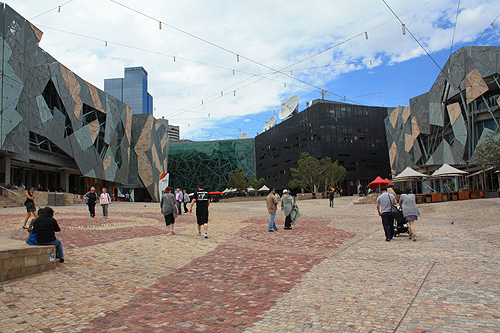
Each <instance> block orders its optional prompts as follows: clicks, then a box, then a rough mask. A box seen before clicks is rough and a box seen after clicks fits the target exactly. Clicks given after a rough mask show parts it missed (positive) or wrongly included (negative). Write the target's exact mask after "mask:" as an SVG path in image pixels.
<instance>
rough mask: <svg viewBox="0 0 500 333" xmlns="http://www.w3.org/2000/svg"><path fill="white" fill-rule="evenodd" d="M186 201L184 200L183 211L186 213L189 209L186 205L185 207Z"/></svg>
mask: <svg viewBox="0 0 500 333" xmlns="http://www.w3.org/2000/svg"><path fill="white" fill-rule="evenodd" d="M187 204H188V203H187V202H185V201H184V213H187V212H188V211H189V210H188V207H187Z"/></svg>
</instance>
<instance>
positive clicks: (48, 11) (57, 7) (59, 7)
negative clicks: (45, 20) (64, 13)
mask: <svg viewBox="0 0 500 333" xmlns="http://www.w3.org/2000/svg"><path fill="white" fill-rule="evenodd" d="M73 1H74V0H69V1H66V2H65V3H62V4H60V5H58V6H55V7H54V8H51V9H49V10H47V11H45V12H43V13H41V14H38V15H37V16H33V17H32V18H31V19H30V21H31V20H34V19H36V18H37V17H40V16H42V15H45V14H47V13H50V12H51V11H53V10H56V9H57V10H59V11H60V10H61V7H62V6H64V5H67V4H68V3H70V2H73Z"/></svg>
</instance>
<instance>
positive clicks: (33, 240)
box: [26, 232, 37, 245]
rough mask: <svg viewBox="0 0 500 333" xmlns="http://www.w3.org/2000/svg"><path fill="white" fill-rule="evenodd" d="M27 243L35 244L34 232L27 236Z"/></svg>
mask: <svg viewBox="0 0 500 333" xmlns="http://www.w3.org/2000/svg"><path fill="white" fill-rule="evenodd" d="M26 243H28V245H36V244H37V243H36V234H35V233H34V232H30V235H29V236H28V240H27V241H26Z"/></svg>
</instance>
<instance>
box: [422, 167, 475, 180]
mask: <svg viewBox="0 0 500 333" xmlns="http://www.w3.org/2000/svg"><path fill="white" fill-rule="evenodd" d="M466 174H468V172H466V171H462V170H459V169H457V168H454V167H452V166H451V165H449V164H447V163H445V164H443V165H442V166H441V167H440V168H439V169H437V170H436V171H434V173H433V174H432V175H430V176H429V177H428V178H426V180H432V179H441V178H451V177H456V176H462V175H466Z"/></svg>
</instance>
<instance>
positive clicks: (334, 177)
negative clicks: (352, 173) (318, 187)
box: [321, 157, 347, 191]
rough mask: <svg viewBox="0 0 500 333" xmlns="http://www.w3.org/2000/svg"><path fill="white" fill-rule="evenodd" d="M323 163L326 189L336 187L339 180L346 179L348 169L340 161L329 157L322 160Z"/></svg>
mask: <svg viewBox="0 0 500 333" xmlns="http://www.w3.org/2000/svg"><path fill="white" fill-rule="evenodd" d="M321 164H322V168H323V179H324V184H325V191H327V190H328V189H329V188H332V187H335V186H336V185H337V183H338V182H341V181H343V180H344V178H345V176H346V173H347V171H346V169H345V168H344V167H343V166H341V165H339V162H338V161H335V162H332V160H331V159H330V157H327V158H324V159H322V160H321Z"/></svg>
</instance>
